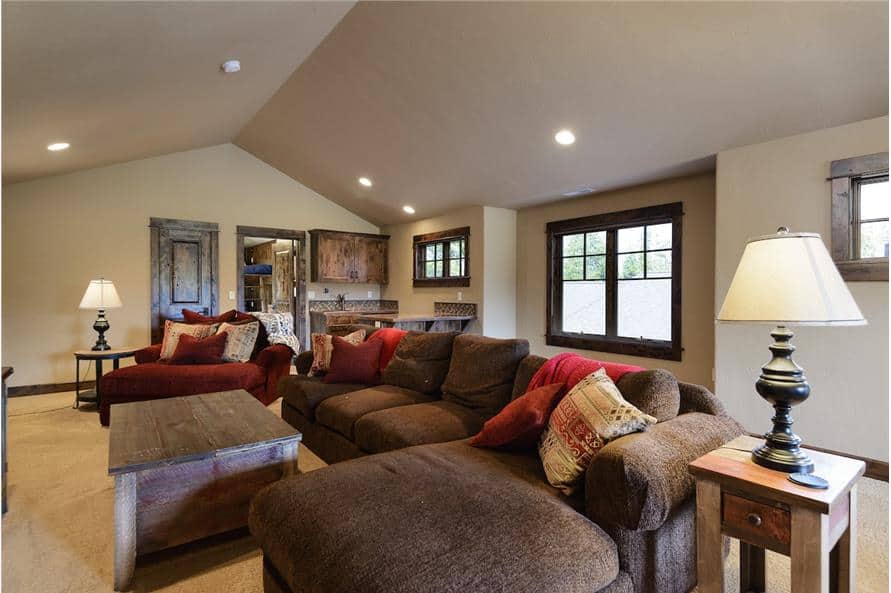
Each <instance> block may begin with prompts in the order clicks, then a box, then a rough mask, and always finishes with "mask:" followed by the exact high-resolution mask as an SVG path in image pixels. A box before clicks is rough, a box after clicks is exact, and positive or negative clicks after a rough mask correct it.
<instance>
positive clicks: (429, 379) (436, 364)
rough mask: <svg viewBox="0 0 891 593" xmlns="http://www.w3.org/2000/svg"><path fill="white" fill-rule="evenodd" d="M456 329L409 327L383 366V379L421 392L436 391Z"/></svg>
mask: <svg viewBox="0 0 891 593" xmlns="http://www.w3.org/2000/svg"><path fill="white" fill-rule="evenodd" d="M457 335H458V332H421V331H411V332H408V333H407V334H405V336H403V338H402V340H400V341H399V345H398V346H397V347H396V352H395V353H394V354H393V359H392V360H391V361H390V364H388V365H387V368H385V369H384V374H383V382H384V383H386V384H387V385H396V386H398V387H404V388H405V389H413V390H415V391H420V392H421V393H426V394H432V393H436V392H438V391H439V390H440V388H441V387H442V382H443V380H444V379H445V377H446V373H448V372H449V360H450V359H451V356H452V342H454V341H455V337H456V336H457Z"/></svg>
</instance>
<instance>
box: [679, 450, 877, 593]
mask: <svg viewBox="0 0 891 593" xmlns="http://www.w3.org/2000/svg"><path fill="white" fill-rule="evenodd" d="M761 442H763V441H762V440H761V439H756V438H753V437H748V436H742V437H739V438H737V439H734V440H733V441H731V442H729V443H727V444H726V445H724V446H723V447H721V448H719V449H715V450H714V451H712V452H711V453H707V454H706V455H703V456H702V457H700V458H699V459H697V460H696V461H694V462H692V463H691V464H690V467H689V469H690V473H692V474H693V476H694V477H695V478H696V554H697V558H696V566H697V573H698V577H699V585H698V591H699V593H723V591H724V546H723V545H722V542H723V537H724V536H730V537H735V538H737V539H738V540H739V542H740V548H739V557H740V579H739V581H740V591H741V593H749V592H751V593H764V591H765V581H766V574H765V558H764V550H765V549H766V550H772V551H774V552H778V553H780V554H785V555H786V556H789V557H790V558H791V563H792V593H829V592H830V591H832V592H838V593H854V592H855V591H856V590H857V588H856V584H855V565H856V543H857V542H856V529H857V480H858V479H859V478H860V476H862V475H863V472H864V471H865V470H866V464H865V463H863V462H862V461H858V460H855V459H849V458H847V457H840V456H838V455H830V454H828V453H821V452H819V451H814V450H808V455H809V456H810V457H811V459H813V461H814V466H815V470H814V473H815V474H816V475H818V476H821V477H823V478H825V479H826V480H828V481H829V488H828V489H826V490H817V489H813V488H807V487H805V486H799V485H798V484H794V483H792V482H791V481H790V480H789V474H786V473H783V472H778V471H774V470H771V469H767V468H765V467H761V466H760V465H756V464H755V463H754V462H753V461H752V459H751V450H752V449H753V448H754V447H756V446H757V445H759V444H760V443H761Z"/></svg>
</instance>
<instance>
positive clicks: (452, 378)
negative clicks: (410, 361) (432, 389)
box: [442, 334, 529, 417]
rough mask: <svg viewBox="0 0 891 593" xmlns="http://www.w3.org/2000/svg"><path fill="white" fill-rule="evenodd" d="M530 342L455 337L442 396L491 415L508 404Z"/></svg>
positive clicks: (481, 337) (474, 336)
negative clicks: (518, 370)
mask: <svg viewBox="0 0 891 593" xmlns="http://www.w3.org/2000/svg"><path fill="white" fill-rule="evenodd" d="M528 355H529V342H528V341H526V340H516V339H498V338H487V337H485V336H476V335H472V334H462V335H460V336H458V337H457V338H455V345H454V347H453V348H452V361H451V363H450V365H449V374H448V375H447V376H446V379H445V382H444V383H443V385H442V399H444V400H446V401H450V402H452V403H456V404H459V405H462V406H464V407H467V408H470V409H471V410H475V411H477V412H479V413H480V414H481V415H483V416H487V417H491V416H494V415H495V414H497V413H498V412H499V411H501V408H503V407H504V406H506V405H507V403H508V402H509V401H510V399H511V393H513V388H514V379H515V378H516V375H517V369H518V368H519V366H520V361H522V360H523V359H524V358H526V357H527V356H528Z"/></svg>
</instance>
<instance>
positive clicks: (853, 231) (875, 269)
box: [828, 152, 888, 282]
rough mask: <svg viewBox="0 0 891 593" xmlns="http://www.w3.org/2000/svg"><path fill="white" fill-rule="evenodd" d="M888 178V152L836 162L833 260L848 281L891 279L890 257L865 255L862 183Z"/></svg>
mask: <svg viewBox="0 0 891 593" xmlns="http://www.w3.org/2000/svg"><path fill="white" fill-rule="evenodd" d="M881 177H885V178H887V177H888V153H887V152H877V153H875V154H867V155H863V156H856V157H852V158H849V159H842V160H838V161H833V162H832V164H831V165H830V169H829V178H828V181H829V182H830V183H831V185H832V205H831V217H832V247H831V253H832V259H833V260H834V261H835V265H836V267H837V268H838V271H839V273H840V274H841V276H842V278H844V279H845V280H846V281H848V282H887V281H888V258H887V257H871V258H861V257H860V256H859V252H860V204H859V202H860V191H859V190H860V185H861V182H863V181H867V180H872V179H876V178H881Z"/></svg>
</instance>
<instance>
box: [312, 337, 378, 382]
mask: <svg viewBox="0 0 891 593" xmlns="http://www.w3.org/2000/svg"><path fill="white" fill-rule="evenodd" d="M331 345H332V346H333V347H334V348H333V350H332V352H331V366H330V367H329V368H328V374H326V375H325V383H365V384H367V385H376V384H377V383H380V372H381V369H380V360H381V346H383V342H381V341H379V340H367V341H365V342H362V343H361V344H350V343H349V342H347V341H346V340H344V339H343V338H341V337H340V336H331Z"/></svg>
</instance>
